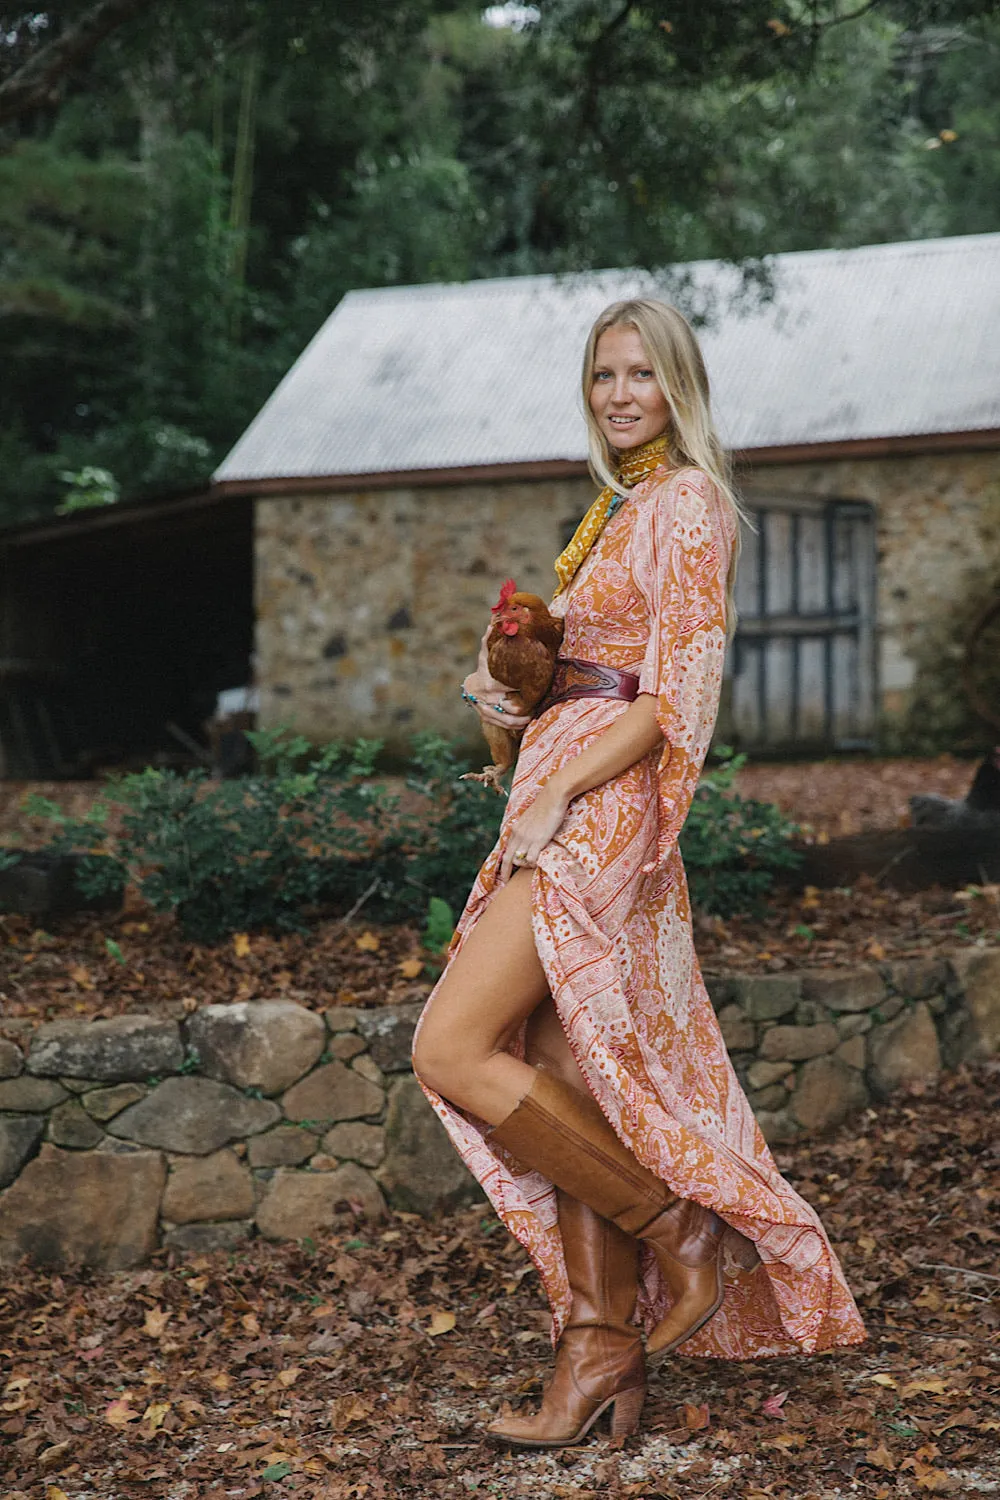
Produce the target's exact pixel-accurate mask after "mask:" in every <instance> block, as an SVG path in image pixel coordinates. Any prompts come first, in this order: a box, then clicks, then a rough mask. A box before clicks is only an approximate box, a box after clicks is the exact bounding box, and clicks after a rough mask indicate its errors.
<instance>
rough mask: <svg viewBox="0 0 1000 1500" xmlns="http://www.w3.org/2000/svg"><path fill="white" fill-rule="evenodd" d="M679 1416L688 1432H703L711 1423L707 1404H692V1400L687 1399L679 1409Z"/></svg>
mask: <svg viewBox="0 0 1000 1500" xmlns="http://www.w3.org/2000/svg"><path fill="white" fill-rule="evenodd" d="M679 1416H680V1420H681V1421H682V1422H683V1424H684V1426H685V1427H686V1428H687V1430H688V1432H701V1431H703V1430H704V1428H706V1427H707V1426H708V1425H709V1420H710V1419H709V1415H708V1407H707V1406H692V1405H691V1403H690V1402H688V1401H685V1403H684V1405H683V1406H682V1407H681V1408H680V1409H679Z"/></svg>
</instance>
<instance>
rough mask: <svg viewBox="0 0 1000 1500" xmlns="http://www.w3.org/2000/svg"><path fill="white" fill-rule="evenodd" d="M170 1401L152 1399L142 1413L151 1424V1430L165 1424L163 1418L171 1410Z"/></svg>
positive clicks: (153, 1430) (144, 1418) (143, 1417)
mask: <svg viewBox="0 0 1000 1500" xmlns="http://www.w3.org/2000/svg"><path fill="white" fill-rule="evenodd" d="M171 1405H172V1403H171V1402H170V1401H151V1402H150V1404H149V1405H148V1406H147V1407H146V1410H145V1411H144V1412H143V1414H142V1420H143V1421H144V1422H146V1423H148V1425H149V1430H150V1432H156V1430H157V1429H158V1428H160V1427H162V1426H163V1419H164V1417H165V1416H166V1415H167V1412H168V1411H169V1410H170V1407H171Z"/></svg>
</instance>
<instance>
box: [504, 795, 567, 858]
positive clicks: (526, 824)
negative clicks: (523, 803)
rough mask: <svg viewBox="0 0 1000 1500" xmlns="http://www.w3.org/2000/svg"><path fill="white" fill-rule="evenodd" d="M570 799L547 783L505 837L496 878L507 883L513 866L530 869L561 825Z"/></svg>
mask: <svg viewBox="0 0 1000 1500" xmlns="http://www.w3.org/2000/svg"><path fill="white" fill-rule="evenodd" d="M569 802H570V799H569V797H567V796H566V794H565V793H564V792H562V791H561V790H560V789H559V786H558V785H557V784H556V782H555V781H547V782H546V783H545V785H544V786H543V787H542V789H541V791H540V792H539V793H538V796H537V797H536V798H535V800H534V802H533V803H532V804H531V806H530V807H529V808H528V811H527V812H526V813H525V814H524V816H523V817H520V818H518V820H517V822H516V823H515V824H514V825H513V827H512V828H511V830H510V833H509V835H508V838H507V845H506V848H505V849H504V852H503V858H502V859H501V861H500V879H501V880H504V881H506V880H509V879H510V877H511V875H512V874H513V873H514V870H515V868H516V867H517V866H519V865H520V866H523V867H525V868H527V869H534V867H535V865H537V863H538V856H539V855H540V854H541V852H542V850H543V849H544V848H545V846H546V844H550V843H551V842H552V840H553V839H554V838H555V836H556V834H557V833H558V832H559V829H560V828H561V827H562V825H563V821H564V819H565V817H566V809H567V808H568V807H569Z"/></svg>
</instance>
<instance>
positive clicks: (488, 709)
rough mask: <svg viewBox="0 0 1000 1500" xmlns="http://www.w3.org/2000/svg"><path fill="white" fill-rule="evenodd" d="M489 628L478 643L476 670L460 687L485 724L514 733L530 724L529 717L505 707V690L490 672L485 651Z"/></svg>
mask: <svg viewBox="0 0 1000 1500" xmlns="http://www.w3.org/2000/svg"><path fill="white" fill-rule="evenodd" d="M490 628H492V627H489V628H487V630H486V634H485V635H484V636H483V638H482V640H481V641H480V643H479V660H478V661H477V663H476V670H475V671H474V672H470V673H469V675H468V677H467V678H466V679H465V681H464V682H463V684H462V687H463V689H464V690H465V692H466V693H467V694H468V695H469V697H470V698H474V699H475V702H474V703H473V705H472V706H473V708H474V709H475V710H476V712H477V714H478V715H479V717H480V718H481V719H483V720H484V721H485V722H486V723H487V724H495V725H496V726H497V727H498V728H499V729H512V730H514V732H515V733H516V732H517V731H518V730H519V729H524V728H526V726H527V725H528V724H530V723H531V715H530V714H514V713H511V711H510V708H509V707H508V705H507V688H506V687H505V686H504V684H503V683H502V682H498V681H497V679H496V678H495V677H494V676H493V674H492V673H491V672H490V666H489V659H488V654H487V649H486V641H487V637H488V636H489V633H490ZM496 704H499V705H500V706H501V708H503V709H504V712H503V713H498V712H497V709H496V706H495V705H496Z"/></svg>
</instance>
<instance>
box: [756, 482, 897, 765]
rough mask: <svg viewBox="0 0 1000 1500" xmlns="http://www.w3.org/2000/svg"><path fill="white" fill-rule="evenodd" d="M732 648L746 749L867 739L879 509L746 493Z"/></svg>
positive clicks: (844, 746)
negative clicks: (747, 521) (750, 525)
mask: <svg viewBox="0 0 1000 1500" xmlns="http://www.w3.org/2000/svg"><path fill="white" fill-rule="evenodd" d="M748 506H749V508H750V510H751V513H752V515H753V519H754V521H755V524H756V526H757V531H756V533H755V534H754V533H751V532H748V531H746V530H745V531H744V536H743V553H742V556H741V558H740V568H739V575H738V579H737V587H736V602H737V607H738V609H739V616H740V620H739V628H738V630H737V634H736V639H735V641H734V642H733V645H732V648H731V653H730V693H729V716H728V717H729V719H730V724H731V732H732V735H733V737H734V738H735V740H736V742H737V744H738V745H739V746H740V748H741V749H746V750H758V751H760V750H769V751H779V752H788V751H806V750H810V751H815V750H848V749H862V748H869V747H870V746H871V745H872V744H873V742H874V738H875V729H876V703H877V698H876V659H875V646H876V643H875V518H874V512H873V509H872V507H871V506H870V505H866V504H864V503H863V502H860V501H853V500H822V499H817V498H816V497H815V496H797V495H780V494H774V495H768V496H767V497H763V496H756V495H755V496H753V497H749V498H748Z"/></svg>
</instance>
